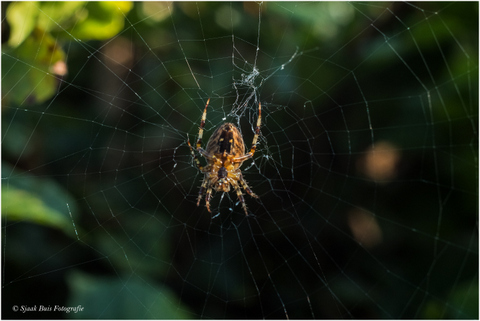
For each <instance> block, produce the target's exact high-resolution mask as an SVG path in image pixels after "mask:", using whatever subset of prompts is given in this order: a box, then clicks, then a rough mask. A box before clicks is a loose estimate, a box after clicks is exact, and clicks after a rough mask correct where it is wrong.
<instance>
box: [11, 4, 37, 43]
mask: <svg viewBox="0 0 480 321" xmlns="http://www.w3.org/2000/svg"><path fill="white" fill-rule="evenodd" d="M37 5H38V4H37V2H32V1H26V2H12V3H11V4H10V5H9V6H8V8H7V11H6V19H7V21H8V24H9V25H10V38H9V39H8V45H9V46H11V47H17V46H19V45H20V44H21V43H22V42H23V41H24V40H25V39H26V38H27V37H28V36H29V35H30V33H31V32H32V31H33V29H34V28H35V24H36V22H37V15H38V12H39V11H38V7H37Z"/></svg>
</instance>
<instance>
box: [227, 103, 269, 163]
mask: <svg viewBox="0 0 480 321" xmlns="http://www.w3.org/2000/svg"><path fill="white" fill-rule="evenodd" d="M261 124H262V104H261V103H258V118H257V126H256V127H255V136H253V141H252V147H251V148H250V152H248V153H247V154H245V155H243V156H240V157H235V158H234V162H236V163H241V162H243V161H245V160H246V159H249V158H250V157H252V156H253V154H255V150H256V149H257V140H258V136H259V135H260V125H261Z"/></svg>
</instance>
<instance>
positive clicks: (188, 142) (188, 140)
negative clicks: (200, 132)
mask: <svg viewBox="0 0 480 321" xmlns="http://www.w3.org/2000/svg"><path fill="white" fill-rule="evenodd" d="M187 144H188V147H190V152H191V153H192V156H193V160H194V161H195V164H196V165H197V167H198V169H199V170H200V171H202V172H203V166H202V164H200V160H199V159H198V157H197V155H195V150H194V149H193V147H192V145H190V139H188V135H187Z"/></svg>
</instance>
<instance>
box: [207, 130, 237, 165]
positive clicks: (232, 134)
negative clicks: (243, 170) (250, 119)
mask: <svg viewBox="0 0 480 321" xmlns="http://www.w3.org/2000/svg"><path fill="white" fill-rule="evenodd" d="M206 152H207V153H208V154H210V155H215V156H217V157H220V156H226V155H231V156H240V155H244V154H245V143H244V142H243V138H242V134H241V133H240V130H238V128H237V127H236V126H235V125H234V124H232V123H225V124H223V125H221V126H220V127H218V128H217V129H216V130H215V132H214V133H213V134H212V136H211V137H210V139H209V140H208V143H207V150H206Z"/></svg>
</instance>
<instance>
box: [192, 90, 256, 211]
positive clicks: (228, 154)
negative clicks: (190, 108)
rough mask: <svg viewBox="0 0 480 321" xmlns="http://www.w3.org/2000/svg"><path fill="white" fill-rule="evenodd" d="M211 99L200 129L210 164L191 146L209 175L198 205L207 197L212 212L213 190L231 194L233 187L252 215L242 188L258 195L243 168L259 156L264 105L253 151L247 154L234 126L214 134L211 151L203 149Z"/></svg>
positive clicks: (201, 151) (199, 144) (199, 142)
mask: <svg viewBox="0 0 480 321" xmlns="http://www.w3.org/2000/svg"><path fill="white" fill-rule="evenodd" d="M209 102H210V99H208V101H207V104H206V105H205V109H204V110H203V115H202V120H201V122H200V130H199V131H198V140H197V151H198V153H199V154H200V155H201V156H203V157H204V158H205V159H206V160H207V165H206V166H202V165H201V164H200V160H199V159H198V158H197V156H196V155H195V150H194V148H193V147H192V145H190V140H188V136H187V143H188V146H189V147H190V151H191V153H192V156H193V159H194V161H195V163H196V165H197V167H198V169H199V170H200V171H201V172H202V173H204V174H205V177H204V178H203V182H202V186H201V187H200V191H199V192H198V199H197V206H199V205H200V201H201V200H202V197H203V195H204V194H205V206H206V207H207V210H208V211H209V212H210V213H211V212H212V211H211V210H210V198H211V195H212V189H214V190H215V191H217V192H229V191H230V185H231V186H232V187H233V189H234V190H235V192H236V193H237V197H238V200H239V201H240V202H241V203H242V207H243V210H244V211H245V215H247V216H248V211H247V205H246V204H245V199H244V197H243V193H242V190H241V189H242V188H243V189H244V190H245V191H246V192H247V193H248V194H249V195H250V196H252V197H255V198H258V196H257V195H256V194H255V193H254V192H253V191H252V190H251V189H250V187H248V185H247V182H246V181H245V179H244V178H243V175H242V171H241V170H240V166H242V163H243V162H244V161H246V160H247V159H249V158H251V157H252V156H253V154H254V153H255V149H256V147H257V146H256V145H257V139H258V135H259V133H260V124H261V121H262V106H261V104H260V103H259V104H258V119H257V126H256V127H255V136H253V141H252V147H251V148H250V152H248V153H247V154H245V143H244V142H243V137H242V134H241V133H240V131H239V130H238V128H237V127H236V126H235V125H234V124H232V123H225V124H223V125H221V126H220V127H218V128H217V129H216V130H215V132H214V133H213V134H212V136H211V137H210V139H209V140H208V143H207V149H206V150H205V149H203V148H202V137H203V129H204V127H205V119H206V118H207V107H208V103H209Z"/></svg>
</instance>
